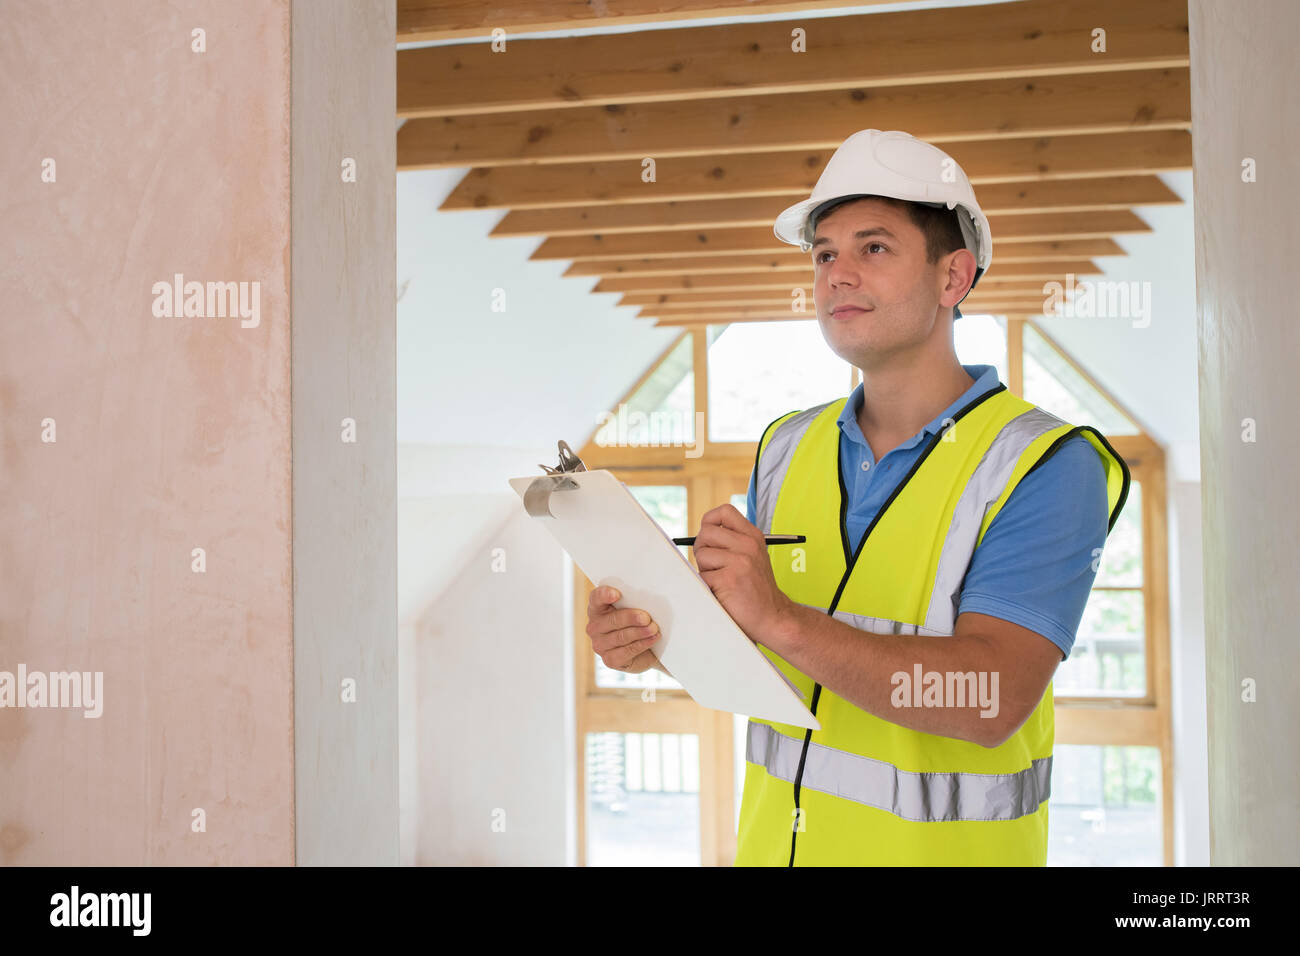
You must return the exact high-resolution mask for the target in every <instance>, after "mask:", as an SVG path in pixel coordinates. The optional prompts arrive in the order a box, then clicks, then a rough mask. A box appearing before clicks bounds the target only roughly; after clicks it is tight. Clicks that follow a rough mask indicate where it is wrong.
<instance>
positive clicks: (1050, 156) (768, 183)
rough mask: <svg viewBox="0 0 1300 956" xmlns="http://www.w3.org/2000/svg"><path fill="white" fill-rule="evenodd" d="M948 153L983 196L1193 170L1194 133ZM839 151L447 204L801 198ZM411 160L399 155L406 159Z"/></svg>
mask: <svg viewBox="0 0 1300 956" xmlns="http://www.w3.org/2000/svg"><path fill="white" fill-rule="evenodd" d="M403 128H405V127H403ZM399 137H400V134H399ZM837 145H838V144H837ZM944 150H945V152H947V153H948V154H949V155H951V156H952V158H953V159H955V160H956V161H957V162H958V163H959V164H960V165H961V168H962V169H963V170H964V171H965V173H966V175H967V177H968V178H969V179H970V181H971V183H972V185H974V186H975V187H976V194H977V195H980V194H981V193H982V191H983V190H985V189H987V188H988V186H989V184H1004V183H1005V184H1014V185H1015V186H1016V188H1027V185H1026V184H1029V183H1035V182H1051V181H1054V180H1062V179H1064V180H1075V179H1092V178H1100V177H1114V176H1147V175H1150V174H1151V173H1156V172H1172V171H1175V170H1185V169H1191V168H1192V138H1191V135H1190V134H1189V133H1187V132H1185V131H1181V130H1155V131H1152V130H1137V131H1133V132H1127V133H1099V134H1096V135H1080V136H1052V137H1018V136H1012V137H1004V136H999V137H997V138H994V139H987V140H976V141H972V142H961V143H949V144H946V145H945V147H944ZM833 152H834V150H833V149H828V150H775V151H772V152H767V153H731V154H725V155H712V156H694V157H669V158H664V159H661V160H659V161H658V162H657V163H656V173H655V175H656V181H655V182H653V183H647V182H644V181H643V180H642V178H641V172H642V167H641V164H640V163H639V162H627V161H625V160H620V161H618V162H610V163H565V164H558V165H542V166H513V167H500V168H489V167H479V168H475V169H471V170H469V171H468V172H467V173H466V174H465V176H464V178H462V179H461V181H460V182H459V183H457V184H456V187H455V189H453V190H452V191H451V194H450V195H448V197H447V198H446V200H444V201H443V203H442V205H441V206H439V207H438V208H439V210H440V211H451V210H456V209H549V208H553V207H556V206H586V205H591V204H593V203H600V204H601V205H606V204H617V203H664V202H669V201H681V200H692V199H731V198H735V197H737V196H781V197H792V198H791V199H790V202H794V200H795V199H797V198H800V197H806V196H807V195H808V194H809V193H811V192H812V189H813V186H815V185H816V184H817V178H818V177H819V176H820V175H821V172H822V169H824V168H825V166H826V163H827V161H828V160H829V159H830V158H831V154H832V153H833ZM399 153H400V147H399ZM401 162H402V161H401V158H400V155H399V165H401ZM403 168H414V167H409V166H408V167H403Z"/></svg>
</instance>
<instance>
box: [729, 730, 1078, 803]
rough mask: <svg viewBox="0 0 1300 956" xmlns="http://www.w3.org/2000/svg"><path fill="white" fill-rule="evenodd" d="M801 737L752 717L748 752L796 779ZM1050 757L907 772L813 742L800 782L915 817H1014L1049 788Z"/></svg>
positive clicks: (780, 774) (772, 769)
mask: <svg viewBox="0 0 1300 956" xmlns="http://www.w3.org/2000/svg"><path fill="white" fill-rule="evenodd" d="M803 744H804V742H803V741H802V740H796V739H795V738H793V737H787V736H786V735H785V734H782V733H780V732H778V731H777V730H776V728H774V727H772V726H771V725H769V724H760V723H756V722H754V721H752V720H751V721H750V722H749V730H748V731H747V732H746V734H745V759H746V760H748V761H749V762H750V763H755V764H758V765H759V766H762V767H765V768H767V772H768V773H770V774H771V775H772V776H774V777H777V778H779V779H781V780H786V781H789V782H790V783H793V782H794V779H795V775H796V774H797V773H798V769H799V757H800V755H801V753H802V751H803ZM1051 781H1052V758H1051V757H1043V758H1041V759H1039V760H1035V761H1034V762H1033V765H1032V766H1030V767H1028V768H1026V769H1025V770H1022V771H1020V772H1019V773H1006V774H984V773H911V772H909V771H906V770H899V769H898V768H897V767H895V766H893V765H892V764H889V763H886V762H885V761H883V760H873V759H872V758H870V757H863V756H860V755H858V754H853V753H848V752H847V751H844V750H836V749H835V748H834V747H827V746H824V745H823V744H816V743H810V744H809V745H808V755H807V757H806V758H805V759H804V768H803V777H802V778H801V779H800V782H799V785H800V786H801V787H806V788H807V789H809V790H820V791H821V792H822V793H829V794H831V795H832V796H836V797H841V798H843V799H845V800H853V801H854V802H856V803H862V804H866V805H867V806H869V807H875V808H876V809H877V810H885V811H888V812H889V813H892V814H894V816H897V817H902V818H903V819H904V820H913V821H915V822H918V823H951V822H955V821H959V820H1015V819H1016V818H1017V817H1023V816H1025V815H1027V814H1030V813H1034V812H1035V811H1036V810H1037V809H1038V805H1039V804H1040V803H1042V802H1043V801H1044V800H1046V799H1047V798H1048V797H1049V796H1050V795H1051Z"/></svg>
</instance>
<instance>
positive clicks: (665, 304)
mask: <svg viewBox="0 0 1300 956" xmlns="http://www.w3.org/2000/svg"><path fill="white" fill-rule="evenodd" d="M1043 285H1044V283H1043V282H1041V281H1038V282H1035V281H1033V280H1028V279H1015V280H1003V281H1001V282H996V283H995V282H989V281H987V280H985V279H983V278H981V279H980V281H979V284H978V285H976V286H975V288H974V289H973V290H971V295H972V296H974V295H975V294H976V293H979V294H980V295H981V296H990V297H991V295H992V294H994V293H996V294H997V296H998V297H999V298H1020V297H1021V296H1030V297H1038V298H1042V297H1043V296H1044V295H1045V293H1044V291H1043ZM795 290H799V291H800V292H801V293H802V295H803V296H804V298H805V299H808V300H811V298H812V291H813V290H812V285H811V284H810V283H808V282H807V281H805V282H802V283H794V284H792V285H789V286H776V287H774V288H773V287H770V286H766V285H753V286H750V287H748V288H746V289H744V290H740V291H736V292H722V291H707V292H696V291H691V292H679V293H659V294H655V293H650V292H636V293H628V294H626V295H623V296H620V297H619V300H618V303H617V304H618V305H620V306H624V305H627V306H638V307H662V308H664V309H683V310H684V309H688V308H692V307H696V308H698V307H707V306H713V305H718V306H735V305H761V306H768V307H772V306H780V305H782V304H785V305H789V303H790V301H791V300H792V298H793V297H794V293H795Z"/></svg>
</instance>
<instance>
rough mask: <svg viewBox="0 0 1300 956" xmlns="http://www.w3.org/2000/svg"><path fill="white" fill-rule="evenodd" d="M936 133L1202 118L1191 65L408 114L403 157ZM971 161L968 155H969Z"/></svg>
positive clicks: (1135, 125) (409, 162)
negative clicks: (1196, 113) (875, 132)
mask: <svg viewBox="0 0 1300 956" xmlns="http://www.w3.org/2000/svg"><path fill="white" fill-rule="evenodd" d="M868 124H869V125H871V126H872V127H874V128H877V129H906V130H907V131H908V132H909V133H911V134H912V135H913V136H916V137H917V138H918V139H922V140H925V141H926V142H930V143H948V142H961V141H966V140H981V139H988V138H990V137H994V136H1006V135H1012V134H1014V135H1017V136H1061V135H1075V134H1083V133H1089V134H1094V133H1120V132H1129V131H1132V130H1134V129H1147V130H1182V131H1186V130H1188V129H1190V128H1191V93H1190V80H1189V76H1188V70H1187V69H1186V68H1185V67H1179V68H1168V69H1160V70H1126V71H1123V72H1116V73H1075V74H1068V75H1055V76H1041V77H1031V78H1029V79H1009V80H976V81H973V82H969V83H927V84H922V85H917V86H893V87H885V88H884V89H880V90H870V89H852V90H828V91H824V92H814V93H781V94H775V95H772V96H731V97H727V98H725V99H707V100H685V101H683V102H679V103H631V104H627V105H615V104H611V105H609V106H581V107H575V108H573V109H564V110H538V111H532V110H529V111H524V112H518V113H482V114H475V115H473V116H444V117H439V118H437V119H416V120H408V121H407V122H406V123H405V125H403V126H402V128H401V129H400V130H398V132H397V151H398V166H399V168H402V169H448V168H455V167H459V166H513V165H528V164H532V163H574V162H596V161H612V160H619V159H621V160H631V161H634V162H635V163H636V164H638V165H639V164H641V163H642V161H643V160H644V159H646V158H653V159H654V160H655V161H656V162H658V161H659V160H661V159H666V158H668V157H672V156H702V155H708V154H713V153H719V152H725V153H750V152H754V153H757V152H763V151H765V150H776V149H791V148H799V149H831V150H833V149H835V148H836V147H837V146H839V145H840V143H842V142H843V141H844V140H845V139H846V138H847V137H848V136H849V135H850V134H852V133H855V132H857V131H858V130H860V129H863V128H864V127H866V126H867V125H868ZM958 162H960V160H958Z"/></svg>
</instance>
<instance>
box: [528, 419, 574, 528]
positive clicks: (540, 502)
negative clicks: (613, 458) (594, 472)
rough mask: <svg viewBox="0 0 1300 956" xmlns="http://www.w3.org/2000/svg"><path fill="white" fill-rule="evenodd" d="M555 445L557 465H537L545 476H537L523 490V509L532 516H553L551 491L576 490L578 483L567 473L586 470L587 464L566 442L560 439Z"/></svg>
mask: <svg viewBox="0 0 1300 956" xmlns="http://www.w3.org/2000/svg"><path fill="white" fill-rule="evenodd" d="M557 445H558V447H559V449H560V464H559V467H558V468H550V467H548V466H546V465H538V466H537V467H538V468H540V469H542V471H544V472H546V476H545V477H542V478H538V479H537V480H536V481H534V482H533V483H532V484H531V485H529V486H528V490H527V491H526V492H524V509H525V510H526V511H527V512H528V513H529V514H530V515H532V516H533V517H534V518H554V517H555V515H553V514H551V493H552V492H554V491H571V490H576V489H577V488H578V483H577V482H576V481H574V480H573V479H572V478H570V477H568V475H569V474H571V473H572V472H575V471H586V470H587V466H586V465H584V464H583V463H582V459H581V458H579V457H578V456H577V455H575V454H574V452H573V449H572V448H570V447H569V443H568V442H566V441H564V440H563V439H561V440H560V441H559V442H557Z"/></svg>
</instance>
